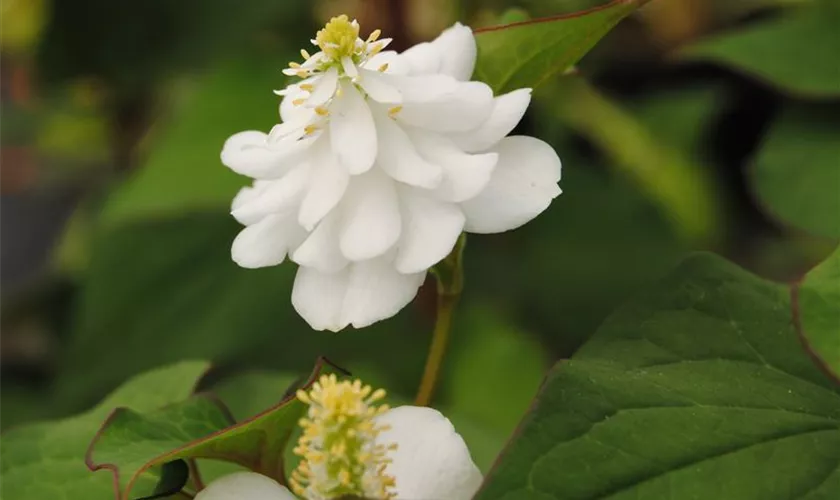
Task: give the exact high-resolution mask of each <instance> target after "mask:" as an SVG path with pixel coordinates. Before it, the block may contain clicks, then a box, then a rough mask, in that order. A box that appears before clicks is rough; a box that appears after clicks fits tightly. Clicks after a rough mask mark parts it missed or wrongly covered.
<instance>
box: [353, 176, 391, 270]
mask: <svg viewBox="0 0 840 500" xmlns="http://www.w3.org/2000/svg"><path fill="white" fill-rule="evenodd" d="M340 209H341V210H342V216H343V217H344V220H343V227H342V229H341V240H340V242H341V243H340V245H341V253H342V254H344V256H345V257H347V259H349V260H352V261H357V260H365V259H370V258H373V257H377V256H379V255H382V254H384V253H385V252H386V251H388V250H389V249H390V248H391V247H393V246H394V243H396V242H397V239H398V238H399V237H400V227H401V220H400V209H399V205H398V202H397V191H396V186H394V181H393V180H391V179H389V178H388V177H386V176H385V175H384V174H383V173H381V172H379V171H376V170H374V171H371V172H369V173H367V174H365V175H359V176H356V177H354V178H353V180H352V181H351V183H350V186H349V188H348V190H347V194H346V195H345V200H344V201H343V202H342V204H341V206H340Z"/></svg>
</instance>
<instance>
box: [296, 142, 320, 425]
mask: <svg viewBox="0 0 840 500" xmlns="http://www.w3.org/2000/svg"><path fill="white" fill-rule="evenodd" d="M316 130H318V127H317V126H315V125H307V126H306V127H304V128H303V132H304V133H305V134H306V135H312V134H314V133H315V131H316ZM305 422H306V420H305V419H304V420H301V421H300V425H301V426H303V425H304V423H305Z"/></svg>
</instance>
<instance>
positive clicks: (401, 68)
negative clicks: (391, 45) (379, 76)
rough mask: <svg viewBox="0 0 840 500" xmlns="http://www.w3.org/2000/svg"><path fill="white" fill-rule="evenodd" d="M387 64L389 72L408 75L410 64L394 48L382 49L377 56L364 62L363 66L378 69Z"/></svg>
mask: <svg viewBox="0 0 840 500" xmlns="http://www.w3.org/2000/svg"><path fill="white" fill-rule="evenodd" d="M384 64H387V65H388V68H387V69H386V70H385V72H386V73H388V74H394V75H406V74H408V72H409V70H410V67H409V65H408V64H407V63H406V62H405V61H404V60H403V59H401V58H400V55H399V54H397V52H396V51H393V50H385V51H382V52H380V53H378V54H376V55H375V56H373V57H371V58H369V59H368V60H367V61H365V62H364V63H363V64H362V67H363V68H365V69H369V70H373V71H378V70H379V68H381V67H382V65H384Z"/></svg>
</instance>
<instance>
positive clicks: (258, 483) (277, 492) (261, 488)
mask: <svg viewBox="0 0 840 500" xmlns="http://www.w3.org/2000/svg"><path fill="white" fill-rule="evenodd" d="M195 500H297V497H296V496H294V495H292V492H290V491H289V490H288V489H287V488H286V487H285V486H282V485H281V484H280V483H278V482H277V481H275V480H274V479H271V478H269V477H267V476H263V475H262V474H257V473H256V472H235V473H233V474H228V475H227V476H224V477H221V478H219V479H216V480H215V481H213V482H212V483H210V484H209V485H207V487H206V488H204V489H203V490H201V491H199V492H198V495H196V497H195Z"/></svg>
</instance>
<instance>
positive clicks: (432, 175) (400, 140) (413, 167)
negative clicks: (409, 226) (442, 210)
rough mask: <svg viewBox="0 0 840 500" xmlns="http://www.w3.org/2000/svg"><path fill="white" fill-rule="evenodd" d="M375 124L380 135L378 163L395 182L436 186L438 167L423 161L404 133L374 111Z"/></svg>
mask: <svg viewBox="0 0 840 500" xmlns="http://www.w3.org/2000/svg"><path fill="white" fill-rule="evenodd" d="M374 121H375V122H376V130H377V132H378V133H379V158H377V164H378V165H379V166H381V167H382V170H384V171H385V172H386V173H387V174H388V175H390V176H391V177H392V178H393V179H394V180H397V181H400V182H404V183H406V184H409V185H412V186H419V187H424V188H428V189H434V188H436V187H438V186H439V185H440V183H441V181H442V180H443V170H442V169H441V167H440V166H438V165H435V164H433V163H429V162H427V161H426V160H424V159H423V158H422V157H421V156H420V155H419V154H418V153H417V149H415V147H414V144H412V142H411V139H409V137H408V135H407V134H406V133H405V131H404V130H403V129H402V128H401V127H400V126H399V125H398V124H397V123H396V122H395V121H394V120H392V119H391V118H389V117H388V116H387V115H386V114H385V113H382V112H375V113H374Z"/></svg>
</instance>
